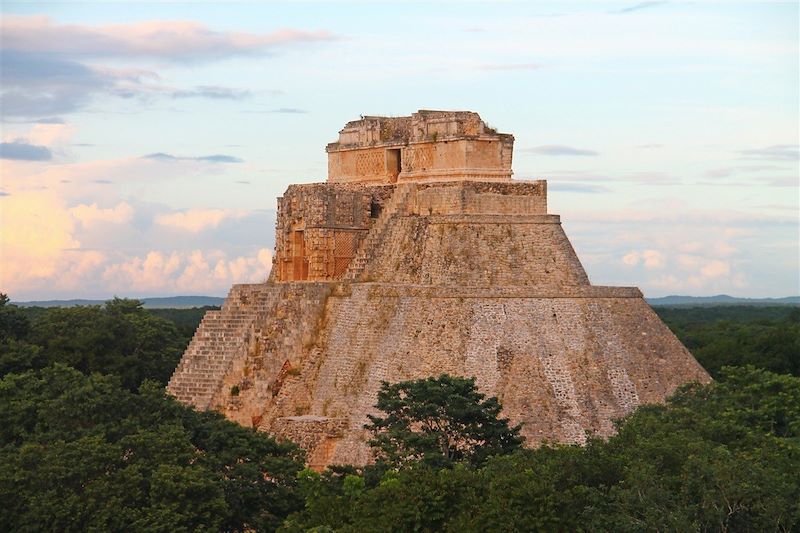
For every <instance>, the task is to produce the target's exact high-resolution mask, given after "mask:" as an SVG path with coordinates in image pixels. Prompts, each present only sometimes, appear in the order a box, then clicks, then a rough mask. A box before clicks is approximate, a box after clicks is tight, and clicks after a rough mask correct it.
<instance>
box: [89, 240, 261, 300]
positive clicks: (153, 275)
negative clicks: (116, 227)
mask: <svg viewBox="0 0 800 533" xmlns="http://www.w3.org/2000/svg"><path fill="white" fill-rule="evenodd" d="M271 265H272V252H271V251H270V250H268V249H266V248H260V249H257V250H255V251H254V252H252V253H250V254H247V255H239V256H230V255H228V254H226V253H225V252H222V251H221V250H206V251H201V250H194V251H191V252H163V251H159V250H153V251H150V252H148V253H147V254H145V255H143V256H142V255H139V256H135V257H132V258H130V259H127V260H126V261H123V262H118V263H113V264H110V265H108V266H106V267H105V268H104V269H103V271H102V274H101V276H102V279H103V281H104V283H105V286H107V287H115V288H119V287H122V288H124V289H123V291H122V292H124V293H130V291H131V287H135V290H136V291H138V294H142V293H150V294H175V293H179V292H183V291H193V292H194V293H197V292H202V293H206V294H208V293H211V294H221V293H223V292H225V291H227V290H228V289H229V288H230V286H231V285H232V284H234V283H248V282H250V283H252V282H259V281H264V280H266V278H267V275H268V274H269V270H270V267H271Z"/></svg>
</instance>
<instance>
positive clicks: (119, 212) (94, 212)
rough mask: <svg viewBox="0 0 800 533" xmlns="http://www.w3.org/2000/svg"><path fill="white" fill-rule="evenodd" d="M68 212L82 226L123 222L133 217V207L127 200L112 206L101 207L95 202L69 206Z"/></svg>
mask: <svg viewBox="0 0 800 533" xmlns="http://www.w3.org/2000/svg"><path fill="white" fill-rule="evenodd" d="M69 213H70V214H71V215H72V217H73V218H75V220H78V221H79V222H80V223H81V224H82V225H83V226H91V225H93V224H97V223H104V224H124V223H127V222H130V221H131V219H132V218H133V207H131V205H130V204H128V203H127V202H120V203H119V204H117V205H116V206H114V207H108V208H101V207H98V206H97V204H95V203H93V204H91V205H87V204H80V205H77V206H75V207H72V208H70V210H69Z"/></svg>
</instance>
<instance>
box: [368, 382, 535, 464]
mask: <svg viewBox="0 0 800 533" xmlns="http://www.w3.org/2000/svg"><path fill="white" fill-rule="evenodd" d="M376 407H377V408H378V409H380V410H381V411H383V412H384V413H386V416H385V417H381V416H372V415H369V419H370V422H371V424H367V425H366V426H364V427H365V428H366V429H368V430H369V431H370V432H372V434H373V439H372V440H370V446H372V447H373V448H374V450H375V452H376V455H377V457H378V459H379V460H380V461H384V462H386V463H389V464H391V465H394V466H402V465H404V464H407V463H409V462H411V461H423V462H425V463H427V464H429V465H435V466H448V465H452V464H453V463H457V462H468V463H470V464H472V465H481V464H483V463H484V462H485V461H486V459H487V458H488V457H491V456H493V455H503V454H508V453H511V452H512V451H514V450H516V449H517V448H519V447H520V446H521V445H522V441H523V438H522V437H520V435H519V430H520V427H521V426H515V427H509V425H508V419H507V418H500V410H501V406H500V402H498V401H497V398H495V397H492V398H488V399H485V395H483V394H481V393H480V392H478V390H477V389H476V388H475V379H474V378H459V377H453V376H449V375H447V374H442V375H441V376H439V377H438V378H432V377H431V378H427V379H418V380H414V381H403V382H401V383H396V384H394V385H390V384H389V383H387V382H383V383H382V384H381V390H380V391H379V392H378V403H377V404H376Z"/></svg>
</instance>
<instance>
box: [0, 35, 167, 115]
mask: <svg viewBox="0 0 800 533" xmlns="http://www.w3.org/2000/svg"><path fill="white" fill-rule="evenodd" d="M4 38H5V36H4ZM3 44H4V46H5V45H6V43H5V40H4V41H3ZM0 61H2V63H3V93H2V94H1V95H0V104H1V106H0V107H2V114H3V116H8V117H15V116H25V117H30V116H48V115H55V114H63V113H69V112H72V111H76V110H78V109H79V108H81V107H84V106H85V105H87V104H88V103H89V101H90V100H91V98H92V97H93V96H94V95H95V94H98V93H108V94H112V95H116V96H120V97H124V98H130V97H132V96H134V95H136V94H138V93H139V92H141V91H143V90H144V89H143V87H145V81H146V79H157V78H158V75H157V74H155V73H154V72H150V71H146V70H141V69H113V68H100V67H91V66H88V65H84V64H82V63H79V62H77V61H74V60H72V59H69V58H66V57H63V56H60V55H53V56H50V55H45V54H41V53H31V52H24V51H18V50H14V49H7V48H5V47H4V48H3V50H2V51H0Z"/></svg>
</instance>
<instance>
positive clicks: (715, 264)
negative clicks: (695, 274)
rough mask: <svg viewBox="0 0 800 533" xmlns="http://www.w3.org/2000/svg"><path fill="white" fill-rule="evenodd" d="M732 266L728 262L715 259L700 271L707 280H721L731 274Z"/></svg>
mask: <svg viewBox="0 0 800 533" xmlns="http://www.w3.org/2000/svg"><path fill="white" fill-rule="evenodd" d="M730 271H731V266H730V264H728V262H726V261H720V260H718V259H715V260H713V261H710V262H709V263H707V264H706V265H705V266H703V268H701V269H700V273H701V274H702V275H703V276H705V277H707V278H719V277H721V276H726V275H728V274H729V273H730Z"/></svg>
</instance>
